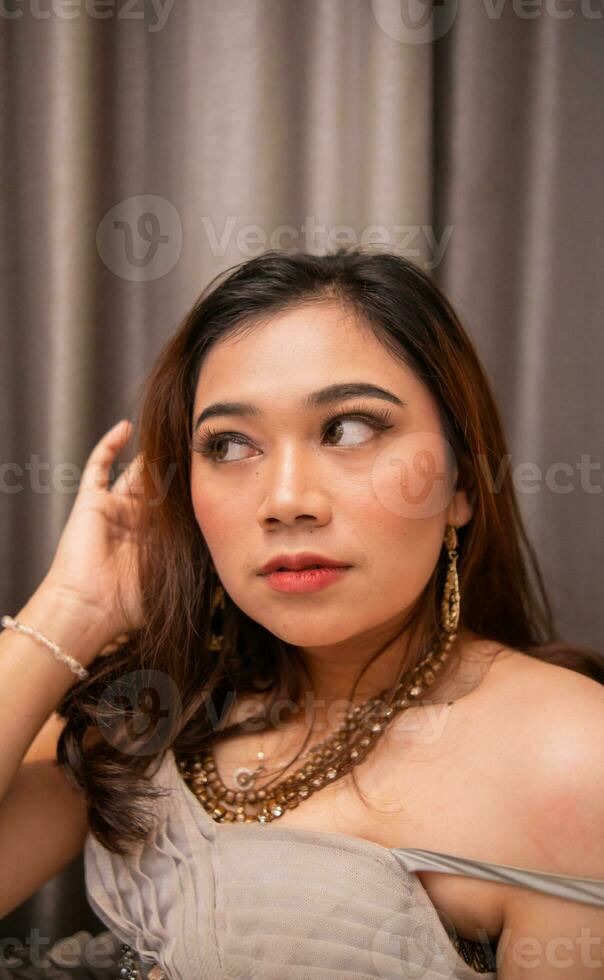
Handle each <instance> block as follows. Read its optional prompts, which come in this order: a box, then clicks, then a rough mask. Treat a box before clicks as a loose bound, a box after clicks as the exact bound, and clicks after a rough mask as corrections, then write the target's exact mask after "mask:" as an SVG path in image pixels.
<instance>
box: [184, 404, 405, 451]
mask: <svg viewBox="0 0 604 980" xmlns="http://www.w3.org/2000/svg"><path fill="white" fill-rule="evenodd" d="M391 418H392V412H391V411H390V409H388V408H382V409H371V410H368V409H366V408H365V407H364V406H363V405H352V406H351V407H350V408H349V409H348V411H347V412H343V411H342V410H340V411H334V412H331V413H330V414H328V415H326V416H325V417H324V418H323V419H322V420H321V429H322V430H325V429H328V428H329V427H330V425H331V424H332V423H333V422H335V421H337V420H339V419H359V420H360V421H361V422H367V424H368V425H371V426H373V428H374V429H378V430H384V429H391V428H392V425H393V424H394V423H391V421H390V420H391ZM219 439H228V440H229V442H235V443H238V444H239V445H245V444H246V443H248V442H249V440H248V439H246V437H245V436H242V435H241V434H240V433H238V432H220V431H218V430H217V429H213V428H211V426H208V427H207V428H206V430H205V431H204V433H203V435H202V436H201V437H199V438H198V439H197V440H194V441H193V443H192V446H191V448H192V450H193V452H195V453H199V454H200V455H201V456H210V457H211V456H212V454H213V452H214V450H215V443H216V442H217V441H218V440H219Z"/></svg>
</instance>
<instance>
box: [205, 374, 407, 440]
mask: <svg viewBox="0 0 604 980" xmlns="http://www.w3.org/2000/svg"><path fill="white" fill-rule="evenodd" d="M359 395H365V397H368V398H381V399H382V401H386V402H392V404H393V405H400V406H401V407H405V406H406V405H407V402H406V401H403V399H401V398H399V397H398V396H397V395H395V394H393V393H392V392H391V391H388V389H387V388H381V387H380V386H379V385H374V384H370V383H369V382H367V381H343V382H340V383H339V384H333V385H328V386H327V388H320V389H319V390H318V391H313V392H311V393H310V394H309V395H305V396H304V398H303V399H302V407H303V408H318V407H319V406H321V405H328V404H330V403H332V402H336V401H342V400H343V399H344V398H355V397H358V396H359ZM262 414H263V413H262V412H261V411H260V409H259V408H258V406H257V405H254V404H252V403H251V402H214V404H213V405H208V407H207V408H204V409H203V410H202V411H201V412H200V413H199V415H198V416H197V418H196V420H195V426H194V431H195V432H196V431H197V429H198V428H199V426H200V425H201V423H202V422H205V420H206V419H210V418H215V417H216V416H217V415H243V416H245V417H248V418H258V417H261V416H262Z"/></svg>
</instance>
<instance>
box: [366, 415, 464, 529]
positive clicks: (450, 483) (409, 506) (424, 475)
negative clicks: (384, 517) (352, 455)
mask: <svg viewBox="0 0 604 980" xmlns="http://www.w3.org/2000/svg"><path fill="white" fill-rule="evenodd" d="M455 480H456V466H455V455H454V453H453V450H452V448H451V446H450V445H449V443H448V442H447V441H446V440H445V439H444V438H443V437H442V436H440V435H439V434H437V433H435V432H411V433H407V434H406V435H404V436H400V438H398V439H393V440H392V442H390V443H388V445H387V446H385V447H384V449H383V450H382V451H381V452H380V453H379V455H378V456H377V457H376V459H375V461H374V463H373V466H372V471H371V483H372V487H373V492H374V494H375V497H376V500H377V501H379V503H380V504H381V506H382V507H383V509H384V512H385V513H387V514H390V515H392V518H393V521H395V519H396V518H399V519H400V520H401V522H405V523H407V522H417V523H418V524H422V523H423V522H424V521H426V520H429V519H431V518H435V517H437V516H439V515H441V514H442V513H443V512H444V511H445V510H446V509H447V508H448V507H449V504H450V503H451V501H452V499H453V496H454V493H455Z"/></svg>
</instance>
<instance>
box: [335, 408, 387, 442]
mask: <svg viewBox="0 0 604 980" xmlns="http://www.w3.org/2000/svg"><path fill="white" fill-rule="evenodd" d="M347 426H348V431H349V433H350V432H352V436H353V438H354V432H355V426H356V429H357V431H358V430H359V429H360V430H361V434H362V430H363V427H365V429H371V431H372V432H374V431H375V428H376V426H375V423H373V422H368V421H367V420H366V419H364V418H359V417H357V416H355V415H349V416H346V415H342V416H340V417H339V418H337V419H335V420H334V421H333V422H331V423H330V424H329V425H328V426H327V430H326V431H327V432H329V430H331V431H332V432H333V431H335V432H336V433H337V434H338V436H341V434H342V432H344V433H345V432H346V427H347ZM366 441H367V440H366V439H361V440H360V442H366ZM331 444H332V445H334V443H331ZM346 444H347V445H359V442H358V441H357V442H353V443H350V442H349V443H345V445H346ZM337 445H338V446H341V445H342V443H341V442H338V443H337Z"/></svg>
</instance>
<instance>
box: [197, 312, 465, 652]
mask: <svg viewBox="0 0 604 980" xmlns="http://www.w3.org/2000/svg"><path fill="white" fill-rule="evenodd" d="M340 384H341V385H344V384H346V385H351V384H355V385H358V384H362V385H372V386H375V388H379V389H382V390H383V391H384V392H386V393H387V394H388V395H389V397H386V396H384V397H376V393H375V392H374V393H373V394H370V393H369V394H356V395H354V396H353V397H351V396H348V397H345V396H344V397H343V396H342V395H341V394H340V395H339V397H337V398H336V399H335V400H333V401H332V400H324V401H321V402H319V403H318V404H314V405H311V404H307V403H306V400H307V399H308V398H309V396H312V395H316V394H317V393H319V392H321V391H323V390H324V389H329V388H330V387H332V386H334V385H340ZM217 402H223V403H224V402H239V403H242V402H246V403H249V404H250V405H252V406H253V407H254V413H253V414H242V413H241V409H239V411H238V412H237V413H236V414H230V413H229V414H224V413H222V412H221V413H220V414H216V415H215V416H213V417H210V418H209V419H208V420H207V421H204V422H202V423H201V425H200V426H199V428H198V429H197V430H196V431H195V430H194V433H193V440H194V443H193V444H194V451H193V454H192V466H191V495H192V502H193V508H194V511H195V516H196V519H197V522H198V524H199V527H200V530H201V532H202V534H203V536H204V538H205V540H206V542H207V545H208V548H209V550H210V553H211V556H212V559H213V562H214V565H215V567H216V571H217V573H218V576H219V578H220V581H221V582H222V584H223V586H224V588H225V590H226V592H227V593H228V594H229V596H230V597H231V599H232V600H233V601H234V602H235V603H236V604H237V605H238V606H239V607H240V608H241V609H242V610H243V611H244V612H245V613H246V614H247V615H248V616H249V617H250V618H251V619H253V620H255V621H256V622H258V623H261V624H262V625H263V626H264V627H265V628H266V629H268V630H270V631H271V632H272V633H274V634H276V635H277V636H279V637H280V638H281V639H283V640H285V641H286V642H288V643H291V644H294V645H295V646H298V647H301V648H302V649H304V650H306V651H312V650H316V651H319V650H327V649H329V648H330V647H333V646H334V645H336V646H337V645H338V644H340V643H345V644H346V648H347V649H349V648H350V647H349V645H350V643H351V641H354V640H355V639H356V641H357V642H358V643H359V645H368V646H369V647H370V646H371V641H372V639H375V638H377V637H380V638H381V637H383V636H384V631H385V630H386V631H388V630H393V632H394V631H395V630H396V629H397V626H398V625H399V624H400V623H401V621H402V619H403V618H404V616H405V614H406V612H407V611H408V610H409V608H410V606H411V605H412V604H413V602H414V601H415V600H416V599H417V597H418V596H419V595H420V593H421V591H422V590H423V588H424V586H425V585H426V583H427V582H428V580H429V578H430V576H431V574H432V572H433V570H434V566H435V564H436V562H437V561H438V558H439V554H440V551H441V548H442V547H443V539H444V534H445V528H446V525H447V523H455V524H456V525H457V526H458V527H459V526H461V525H463V524H465V523H466V522H467V521H468V520H469V519H470V517H471V513H472V512H471V508H470V505H469V503H468V500H467V498H466V494H465V492H463V491H458V492H455V490H454V487H455V471H454V460H452V458H451V450H450V447H449V446H448V444H447V443H446V441H445V438H444V433H443V429H442V425H441V421H440V417H439V413H438V410H437V405H436V402H435V401H434V399H433V397H432V396H431V394H430V393H429V391H428V389H427V388H426V387H425V385H424V384H423V383H422V382H421V381H420V380H419V379H418V378H417V377H416V376H415V374H414V373H413V372H412V371H411V370H410V369H408V368H407V367H405V366H404V365H403V364H402V363H401V361H399V360H398V359H396V358H395V357H394V355H392V354H389V353H388V352H387V351H386V350H385V349H384V348H383V347H382V346H381V345H380V343H379V342H378V341H377V340H376V338H375V337H374V335H373V334H372V333H371V331H370V329H369V328H368V327H367V326H366V325H364V324H363V323H361V322H359V321H358V320H357V318H356V317H355V315H354V314H353V313H351V312H350V311H348V310H347V309H345V308H343V307H342V306H338V305H335V304H331V305H326V304H306V305H303V306H299V307H296V308H294V309H290V310H288V311H287V312H285V313H283V314H279V315H275V316H273V317H271V318H270V319H269V320H267V321H266V322H265V323H263V324H262V325H260V326H255V327H254V328H253V329H251V330H250V331H249V332H247V333H246V334H245V335H243V336H239V337H238V338H235V337H232V338H228V339H225V340H224V341H221V342H219V343H218V344H216V345H215V346H214V347H213V348H212V349H211V350H210V352H209V353H208V355H207V356H206V359H205V361H204V363H203V365H202V367H201V371H200V374H199V379H198V384H197V390H196V394H195V402H194V413H193V422H194V424H195V421H196V420H197V419H198V416H199V415H200V413H201V412H202V411H204V410H205V409H207V408H209V407H210V406H213V405H215V403H217ZM351 411H353V412H355V413H361V412H362V413H365V414H366V415H367V416H368V417H369V420H363V419H361V418H352V417H351V418H346V415H347V413H349V412H351ZM384 412H387V413H388V416H389V417H388V419H387V425H388V428H384V429H382V430H380V427H379V423H380V414H381V413H384ZM331 416H334V417H335V418H334V420H333V421H331V422H329V423H326V421H325V419H326V418H327V417H331ZM372 416H375V417H376V427H375V428H373V427H372V425H371V424H370V421H371V417H372ZM209 428H211V429H212V430H214V432H216V433H217V434H218V436H217V438H216V440H215V443H214V456H213V457H212V456H208V455H201V454H200V453H199V452H198V451H197V450H196V449H195V447H197V446H199V444H200V441H201V440H202V439H203V438H204V436H206V435H207V434H208V429H209ZM302 551H311V552H314V553H318V554H320V555H324V556H327V557H328V558H331V559H336V560H337V561H340V562H345V563H346V564H347V565H350V566H351V567H350V568H349V569H347V570H346V571H345V572H344V574H343V575H342V576H341V577H340V578H339V579H337V580H336V581H333V582H332V583H331V584H329V585H327V586H326V587H323V588H321V589H318V590H315V591H310V592H282V591H276V590H275V589H274V588H272V587H271V586H270V585H269V584H268V580H267V578H266V577H265V576H262V575H260V574H259V571H260V568H261V566H263V565H264V564H265V562H267V561H268V560H269V559H271V558H274V557H276V556H278V555H282V554H287V555H292V554H297V553H299V552H302ZM382 642H383V640H382Z"/></svg>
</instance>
